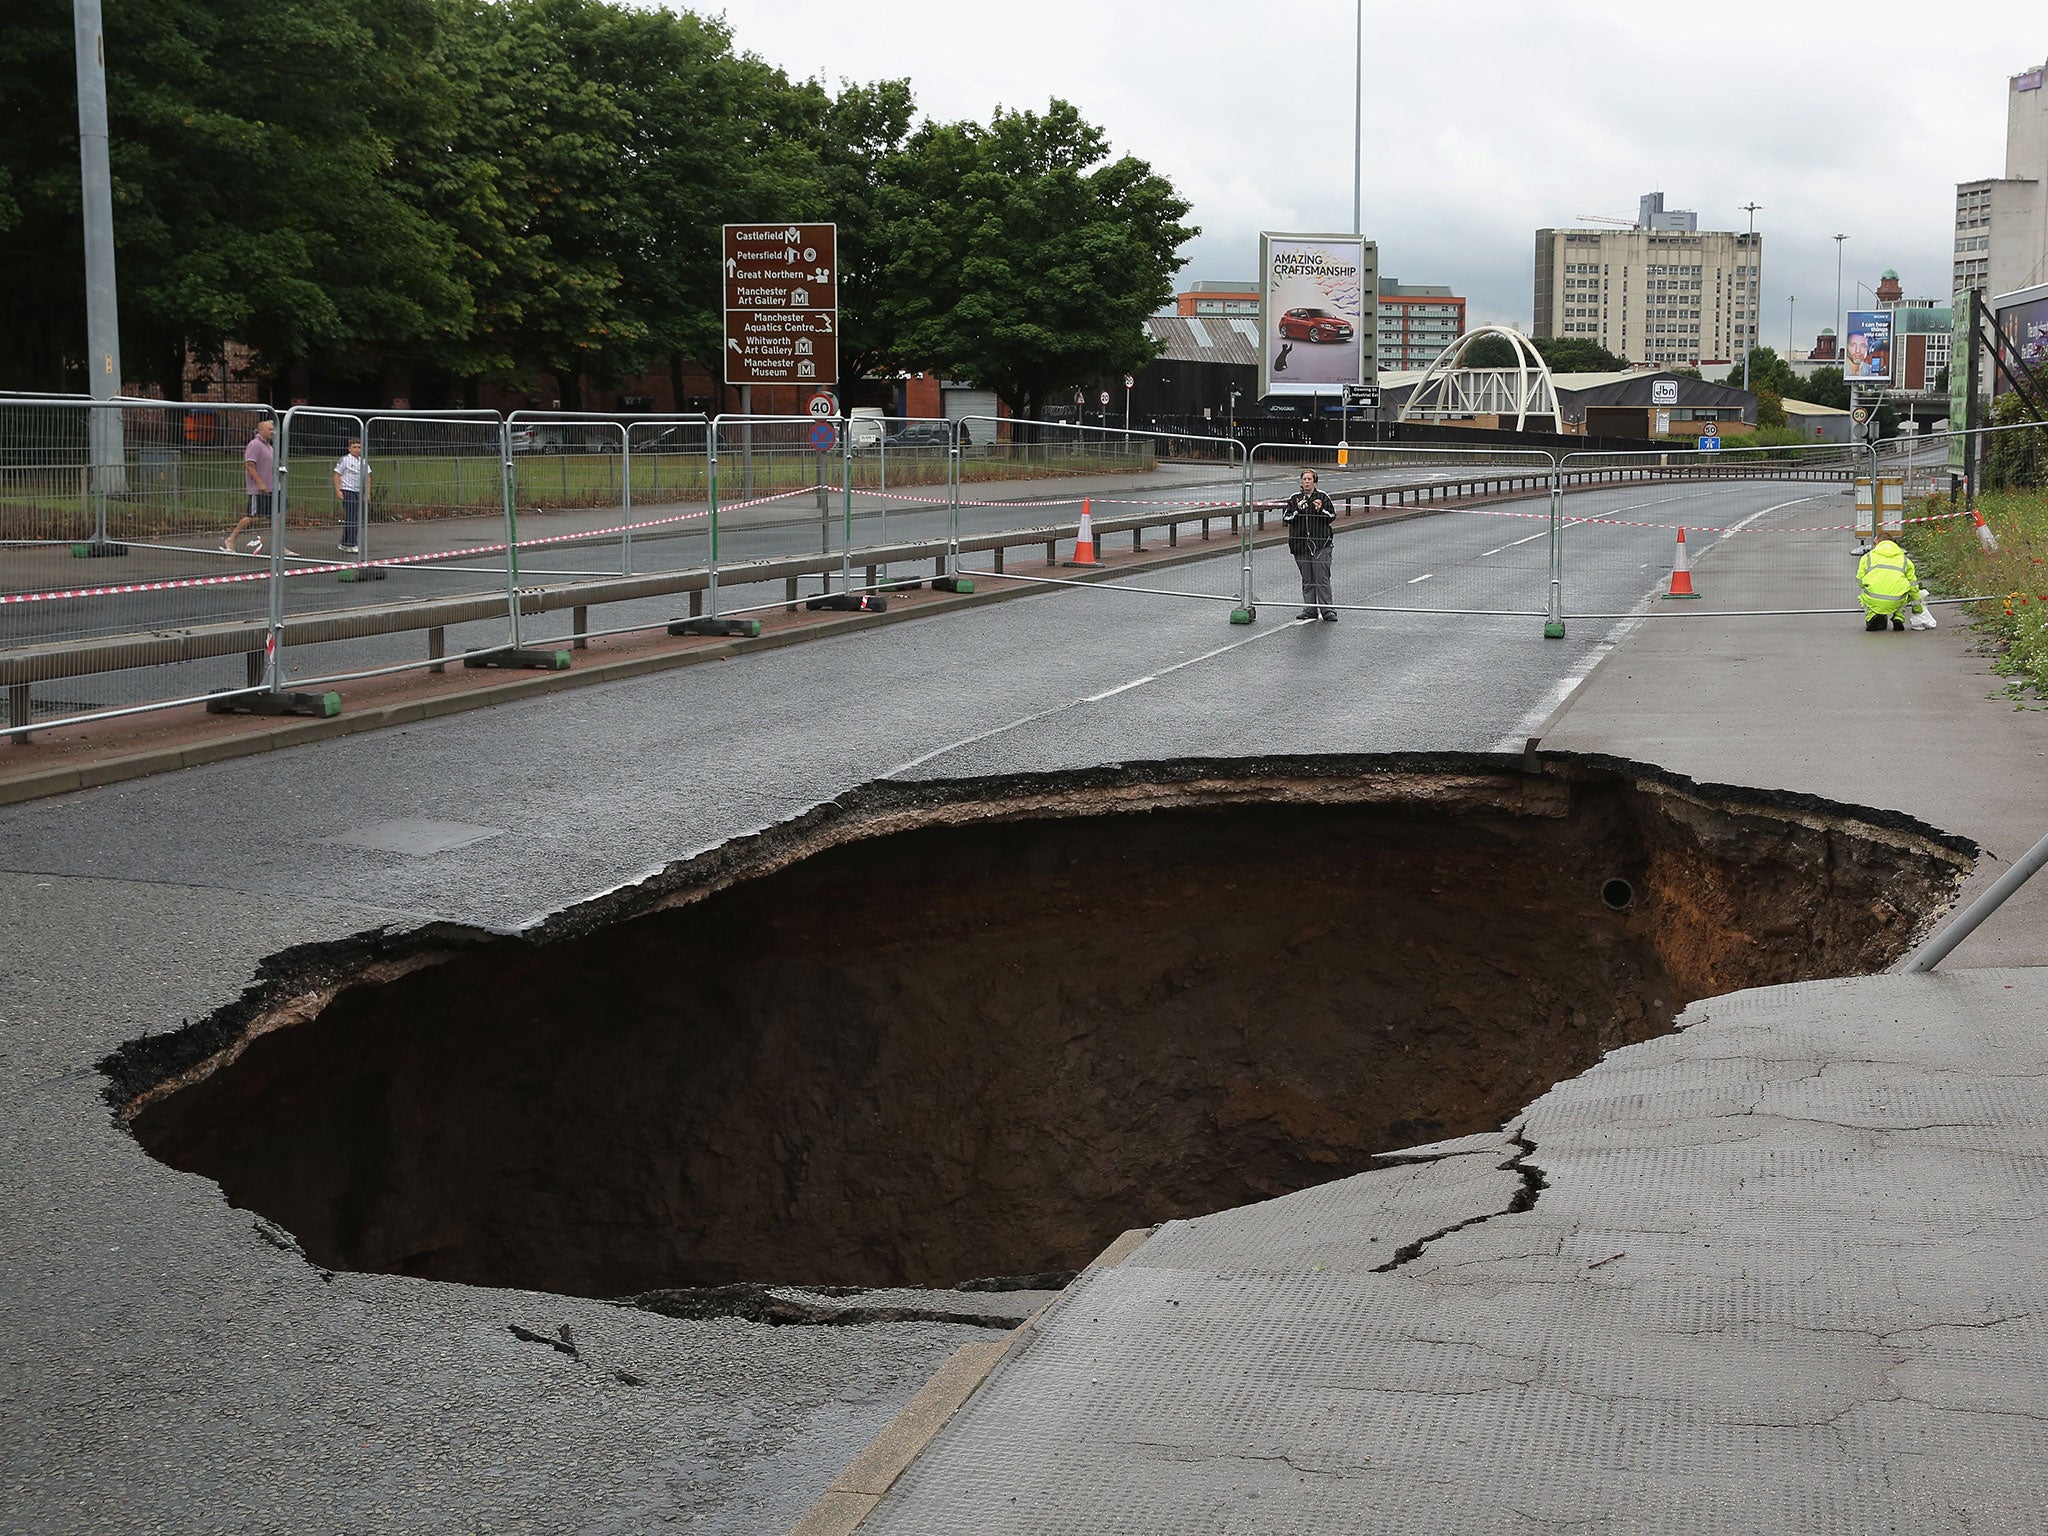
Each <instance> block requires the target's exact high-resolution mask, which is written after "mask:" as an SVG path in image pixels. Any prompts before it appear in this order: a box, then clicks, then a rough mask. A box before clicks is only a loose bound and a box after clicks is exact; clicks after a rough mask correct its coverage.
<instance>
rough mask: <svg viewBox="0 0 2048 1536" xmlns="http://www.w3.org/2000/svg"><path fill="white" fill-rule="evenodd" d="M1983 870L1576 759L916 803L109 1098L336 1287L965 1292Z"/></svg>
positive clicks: (840, 821)
mask: <svg viewBox="0 0 2048 1536" xmlns="http://www.w3.org/2000/svg"><path fill="white" fill-rule="evenodd" d="M1973 851H1974V850H1973V849H1971V847H1970V845H1968V844H1967V843H1965V842H1963V841H1961V840H1959V839H1954V838H1949V837H1946V836H1944V835H1943V834H1939V833H1935V832H1933V831H1931V830H1930V829H1928V828H1925V827H1921V826H1918V825H1917V824H1914V823H1911V822H1908V821H1906V820H1905V819H1904V818H1899V817H1893V816H1886V815H1883V814H1881V813H1874V812H1860V813H1859V812H1852V811H1849V810H1847V809H1846V808H1842V807H1829V806H1824V805H1821V804H1819V803H1817V802H1813V801H1811V800H1806V799H1799V798H1793V797H1769V796H1764V795H1759V794H1748V793H1743V792H1738V791H1729V790H1713V791H1706V790H1701V789H1698V788H1696V787H1694V786H1690V785H1689V784H1687V783H1685V782H1684V781H1682V780H1677V779H1673V778H1670V777H1668V776H1661V775H1656V774H1654V773H1652V772H1651V771H1649V770H1642V769H1633V768H1629V767H1627V766H1626V765H1611V764H1600V763H1587V762H1565V761H1555V760H1552V761H1546V762H1545V763H1544V764H1543V765H1542V766H1541V767H1540V768H1531V767H1527V766H1524V765H1521V764H1518V763H1514V762H1508V761H1503V760H1501V759H1492V758H1489V759H1478V758H1466V759H1429V760H1416V759H1400V760H1388V759H1377V760H1375V759H1349V760H1346V759H1316V760H1289V761H1286V762H1278V763H1274V762H1268V763H1239V764H1187V763H1181V764H1168V765H1151V766H1135V767H1130V768H1119V769H1113V770H1103V771H1099V772H1095V773H1091V774H1080V775H1050V776H1032V777H1025V778H1015V779H1003V780H983V781H966V782H962V783H956V784H938V785H929V784H921V785H897V784H885V785H876V786H870V787H869V788H868V789H866V790H863V791H860V792H858V793H856V794H853V795H849V796H846V797H844V798H842V799H841V800H840V801H839V802H837V803H836V804H834V805H832V806H829V807H824V808H821V809H820V810H819V811H816V812H813V813H811V814H810V815H808V816H806V817H803V818H800V819H799V820H797V821H795V822H793V823H790V824H788V825H786V826H784V827H780V828H777V829H774V830H772V831H770V832H768V833H764V834H762V835H761V836H759V837H756V838H751V839H746V840H744V841H742V842H740V843H737V844H734V845H730V846H729V847H727V848H725V849H721V850H719V851H718V852H716V853H714V854H710V855H707V856H705V857H704V858H701V859H697V860H693V861H691V862H689V863H687V864H684V865H680V866H677V867H676V868H674V869H672V870H670V871H668V872H666V873H665V874H664V875H663V876H661V877H659V878H657V879H656V880H654V881H651V882H649V883H648V884H647V885H645V886H643V887H640V888H637V889H636V890H634V891H630V892H625V893H621V894H619V895H617V896H614V897H612V898H608V899H607V900H605V901H603V902H599V903H593V904H591V905H590V906H588V907H586V908H582V909H578V910H577V911H576V912H574V913H570V914H565V915H564V916H563V917H562V918H559V919H557V920H555V921H553V922H551V923H550V924H547V925H544V927H543V928H542V929H540V930H538V931H536V932H535V933H533V934H529V935H525V936H521V937H517V938H505V937H497V936H485V935H480V934H475V933H470V932H458V931H446V930H442V931H433V932H427V933H420V934H409V935H405V936H403V937H374V936H373V937H371V938H369V939H366V940H357V941H352V942H350V943H347V944H341V945H336V946H332V947H329V948H326V949H320V950H312V951H300V952H295V953H294V954H291V955H287V956H283V957H279V959H278V960H277V961H276V962H275V963H274V965H273V967H272V969H271V970H270V971H269V972H267V973H266V975H265V976H264V977H263V978H261V979H260V981H259V983H258V985H257V986H256V987H254V988H252V989H251V992H250V994H249V995H248V996H247V997H246V998H245V999H244V1000H243V1001H242V1003H240V1004H238V1005H236V1006H235V1007H233V1008H230V1009H227V1010H223V1012H222V1013H221V1014H219V1015H216V1016H215V1017H214V1018H212V1019H208V1020H204V1021H201V1022H200V1023H198V1024H196V1025H193V1026H192V1027H190V1028H188V1029H186V1030H184V1031H181V1032H179V1033H178V1034H175V1035H171V1036H159V1037H155V1038H153V1039H150V1040H147V1041H142V1042H136V1043H135V1044H132V1045H131V1046H129V1047H127V1048H125V1049H124V1051H123V1052H121V1053H120V1054H118V1055H117V1056H116V1057H114V1058H110V1060H109V1062H108V1063H107V1067H108V1070H109V1072H110V1075H111V1076H112V1078H113V1088H112V1094H113V1096H114V1098H115V1100H116V1102H117V1103H118V1104H120V1105H121V1106H122V1109H123V1113H124V1114H125V1115H126V1116H127V1117H128V1118H129V1121H130V1123H131V1125H132V1126H133V1129H134V1131H135V1133H136V1135H137V1136H138V1137H140V1138H141V1140H142V1142H143V1144H144V1145H145V1146H146V1147H148V1148H149V1150H150V1151H151V1152H153V1153H154V1154H155V1155H156V1156H158V1157H159V1158H162V1159H163V1160H164V1161H166V1162H168V1163H170V1164H172V1165H174V1166H176V1167H178V1168H183V1169H188V1170H191V1171H193V1172H197V1173H201V1174H205V1175H207V1176H208V1177H211V1178H214V1179H217V1180H218V1181H219V1182H220V1184H221V1185H222V1187H223V1188H224V1189H225V1191H226V1192H227V1195H228V1197H229V1198H230V1199H231V1200H232V1201H233V1202H234V1203H235V1204H237V1205H240V1206H244V1207H247V1208H250V1209H253V1210H255V1211H258V1212H261V1213H262V1214H264V1215H265V1216H268V1217H270V1218H271V1219H273V1220H275V1221H276V1222H278V1223H280V1224H282V1225H283V1226H284V1227H286V1228H288V1229H289V1230H290V1231H291V1232H293V1233H295V1234H296V1235H297V1236H298V1237H299V1239H300V1240H301V1241H302V1242H303V1244H304V1246H305V1249H306V1252H307V1253H308V1255H309V1256H310V1257H311V1258H312V1259H313V1260H314V1261H315V1262H316V1263H319V1264H322V1265H325V1266H330V1267H333V1268H338V1269H359V1270H382V1271H396V1272H402V1273H407V1274H415V1275H422V1276H430V1277H435V1278H440V1279H448V1280H462V1281H470V1282H474V1283H480V1284H487V1285H516V1286H527V1287H533V1288H537V1289H545V1290H554V1291H562V1292H571V1293H577V1294H584V1295H622V1294H626V1293H630V1292H636V1291H645V1290H649V1289H653V1288H656V1287H676V1286H692V1285H719V1284H726V1283H730V1282H737V1281H780V1282H790V1281H797V1282H806V1283H812V1284H828V1283H829V1284H850V1285H890V1284H899V1285H900V1284H905V1283H911V1284H935V1285H948V1284H951V1283H953V1282H955V1281H958V1280H959V1279H961V1278H962V1277H963V1276H969V1275H987V1274H1001V1273H1017V1274H1021V1273H1026V1272H1031V1271H1040V1270H1056V1269H1071V1268H1074V1267H1077V1266H1078V1265H1080V1264H1083V1263H1085V1262H1087V1260H1088V1259H1089V1258H1090V1257H1091V1256H1092V1255H1093V1254H1095V1253H1096V1252H1097V1251H1099V1250H1100V1249H1101V1247H1102V1246H1103V1245H1104V1244H1105V1243H1106V1242H1107V1241H1108V1240H1109V1239H1110V1238H1112V1237H1114V1236H1115V1235H1116V1234H1117V1233H1118V1232H1119V1231H1121V1230H1123V1229H1125V1228H1127V1227H1132V1226H1138V1225H1143V1224H1147V1223H1151V1222H1157V1221H1160V1220H1164V1219H1166V1218H1168V1217H1173V1216H1182V1215H1191V1214H1196V1213H1201V1212H1206V1211H1212V1210H1217V1209H1220V1208H1223V1207H1227V1206H1231V1205H1236V1204H1241V1203H1243V1202H1245V1201H1249V1200H1256V1199H1260V1198H1263V1197H1266V1196H1271V1195H1277V1194H1281V1193H1284V1192H1287V1191H1290V1190H1295V1189H1300V1188H1303V1187H1305V1186H1307V1185H1311V1184H1316V1183H1320V1182H1323V1181H1326V1180H1328V1179H1332V1178H1335V1177H1338V1176H1341V1175H1344V1174H1347V1173H1351V1172H1355V1171H1357V1170H1359V1169H1361V1168H1363V1167H1365V1166H1366V1165H1367V1162H1368V1158H1369V1156H1370V1154H1372V1153H1373V1152H1375V1151H1381V1150H1386V1149H1389V1148H1395V1147H1400V1146H1404V1145H1409V1144H1413V1143H1417V1142H1423V1141H1430V1140H1434V1139H1437V1138H1440V1137H1447V1136H1454V1135H1461V1134H1465V1133H1468V1132H1472V1131H1475V1130H1482V1129H1487V1128H1490V1127H1493V1126H1496V1125H1498V1124H1499V1123H1501V1121H1502V1120H1503V1119H1505V1118H1506V1117H1507V1116H1509V1115H1510V1114H1511V1113H1512V1112H1513V1111H1514V1110H1516V1109H1518V1108H1519V1107H1521V1106H1522V1105H1523V1104H1526V1103H1527V1102H1528V1101H1529V1100H1531V1099H1532V1098H1534V1097H1536V1096H1537V1095H1538V1094H1539V1093H1541V1092H1542V1091H1543V1090H1544V1089H1545V1088H1547V1087H1548V1086H1549V1085H1551V1084H1552V1083H1554V1082H1556V1081H1557V1080H1559V1079H1560V1078H1563V1077H1566V1076H1568V1075H1571V1074H1573V1073H1575V1072H1578V1071H1580V1070H1582V1069H1583V1068H1585V1067H1586V1066H1588V1065H1589V1064H1591V1063H1592V1062H1593V1061H1594V1060H1596V1059H1597V1058H1598V1057H1599V1056H1600V1054H1601V1053H1602V1052H1604V1051H1606V1050H1608V1049H1611V1048H1613V1047H1615V1046H1619V1045H1623V1044H1627V1043H1629V1042H1632V1041H1637V1040H1641V1039H1644V1038H1646V1037H1648V1036H1650V1035H1653V1034H1656V1033H1658V1032H1661V1031H1663V1030H1665V1029H1667V1028H1668V1027H1669V1026H1670V1022H1671V1020H1672V1018H1673V1016H1674V1015H1675V1014H1676V1012H1677V1011H1678V1010H1679V1009H1680V1008H1681V1007H1682V1006H1683V1005H1684V1004H1685V1003H1687V1002H1689V1001H1690V1000H1692V999H1693V998H1696V997H1700V996H1705V995H1711V994H1715V993H1720V992H1726V991H1731V990H1734V989H1737V988H1740V987H1745V986H1753V985H1759V984H1765V983H1773V982H1783V981H1792V980H1799V979H1803V978H1809V977H1815V976H1827V975H1842V974H1850V973H1857V972H1867V971H1870V970H1874V969H1877V968H1881V967H1883V966H1885V965H1887V964H1889V963H1891V962H1892V961H1893V960H1895V959H1896V958H1897V957H1898V956H1899V955H1900V954H1902V953H1903V952H1904V951H1905V949H1906V948H1907V946H1908V945H1909V943H1910V942H1911V940H1912V938H1913V936H1914V934H1915V931H1916V929H1917V928H1918V927H1919V926H1920V925H1921V924H1922V923H1923V922H1924V920H1925V919H1926V918H1927V917H1928V916H1929V915H1931V914H1932V913H1933V912H1934V911H1935V910H1936V909H1938V908H1939V907H1941V906H1943V905H1945V904H1946V902H1947V901H1948V900H1949V898H1950V897H1951V896H1952V895H1953V893H1954V889H1955V886H1956V884H1957V882H1958V881H1959V879H1960V878H1961V875H1962V874H1963V872H1964V871H1965V870H1966V868H1967V866H1968V864H1969V854H1970V853H1972V852H1973ZM1615 881H1625V882H1627V888H1628V893H1629V896H1628V899H1627V900H1626V901H1625V902H1623V903H1622V905H1621V909H1619V910H1617V908H1616V906H1615V898H1616V897H1617V895H1618V894H1619V893H1618V891H1617V890H1616V888H1615V887H1614V886H1613V884H1612V882H1615ZM1603 893H1604V894H1603Z"/></svg>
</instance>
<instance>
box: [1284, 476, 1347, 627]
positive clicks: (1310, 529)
mask: <svg viewBox="0 0 2048 1536" xmlns="http://www.w3.org/2000/svg"><path fill="white" fill-rule="evenodd" d="M1280 517H1281V521H1283V522H1285V523H1286V524H1287V552H1288V553H1289V554H1291V555H1293V556H1294V563H1295V564H1296V565H1298V566H1299V567H1301V601H1302V604H1303V607H1302V610H1301V612H1300V613H1298V614H1296V615H1295V617H1296V618H1298V619H1313V618H1316V617H1318V616H1320V617H1321V618H1322V620H1323V621H1324V622H1325V623H1328V624H1334V623H1336V622H1337V609H1336V607H1335V606H1334V605H1335V603H1336V601H1337V599H1336V597H1335V596H1334V595H1333V594H1332V593H1331V591H1330V553H1331V550H1332V549H1334V548H1335V546H1336V543H1337V504H1336V503H1335V502H1333V501H1331V500H1330V498H1329V497H1327V496H1325V495H1324V494H1323V493H1322V492H1321V491H1319V490H1317V489H1316V472H1315V471H1314V470H1312V469H1304V470H1303V471H1302V472H1301V489H1300V490H1298V491H1296V492H1295V493H1294V494H1293V495H1292V496H1290V497H1288V498H1287V505H1286V507H1285V508H1284V509H1283V510H1282V511H1281V513H1280Z"/></svg>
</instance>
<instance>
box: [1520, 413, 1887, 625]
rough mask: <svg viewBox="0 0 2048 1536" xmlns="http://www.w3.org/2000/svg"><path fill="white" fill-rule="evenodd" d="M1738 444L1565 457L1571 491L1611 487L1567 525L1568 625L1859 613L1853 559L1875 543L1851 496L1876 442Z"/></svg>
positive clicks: (1563, 557)
mask: <svg viewBox="0 0 2048 1536" xmlns="http://www.w3.org/2000/svg"><path fill="white" fill-rule="evenodd" d="M1738 441H1739V440H1736V439H1730V440H1729V443H1730V446H1726V447H1723V448H1721V449H1718V450H1699V449H1684V448H1671V449H1657V450H1646V451H1639V452H1631V453H1594V452H1586V453H1568V454H1566V455H1564V456H1563V458H1562V459H1561V460H1560V461H1559V477H1560V479H1561V481H1562V482H1563V483H1564V485H1565V486H1566V487H1567V488H1582V487H1584V486H1586V485H1587V484H1588V483H1589V482H1591V481H1593V480H1595V479H1596V478H1599V479H1605V480H1607V481H1608V482H1610V484H1611V485H1612V487H1613V488H1612V489H1611V490H1608V491H1598V492H1592V493H1590V494H1589V493H1587V492H1585V491H1584V490H1583V489H1581V490H1579V493H1578V494H1576V495H1575V496H1574V499H1573V502H1572V506H1571V509H1570V510H1569V511H1568V512H1566V513H1565V514H1563V515H1562V517H1561V519H1560V530H1559V545H1560V559H1559V564H1560V569H1561V571H1564V570H1568V571H1569V572H1570V574H1571V582H1572V592H1571V594H1570V600H1569V602H1568V603H1567V604H1566V605H1565V612H1564V616H1565V617H1566V618H1570V619H1623V618H1640V617H1659V618H1663V617H1676V616H1681V615H1699V614H1711V615H1721V616H1735V615H1742V616H1749V617H1765V616H1786V615H1796V614H1828V613H1855V612H1860V611H1861V610H1860V606H1859V604H1858V603H1857V600H1856V592H1857V585H1856V573H1855V563H1856V558H1857V555H1858V554H1859V553H1860V551H1861V550H1862V549H1866V548H1868V547H1869V537H1868V531H1867V530H1865V532H1864V534H1863V535H1862V536H1861V537H1860V539H1859V534H1858V529H1857V526H1856V522H1855V518H1854V515H1853V507H1852V504H1851V502H1850V500H1849V496H1850V493H1851V492H1852V491H1853V490H1854V482H1855V480H1856V478H1857V476H1858V474H1859V473H1868V472H1869V470H1870V469H1871V468H1872V466H1874V465H1875V463H1876V456H1875V454H1874V453H1873V452H1872V450H1871V448H1870V446H1869V445H1868V444H1862V443H1854V444H1813V445H1802V446H1797V447H1768V448H1743V447H1740V446H1737V445H1736V444H1737V443H1738ZM1681 530H1682V534H1681ZM1681 556H1682V558H1683V561H1684V568H1687V569H1685V575H1684V577H1683V578H1682V579H1681V578H1680V577H1679V576H1678V575H1676V574H1675V572H1676V571H1677V570H1679V569H1681V567H1680V566H1679V563H1678V562H1679V560H1680V558H1681ZM1673 599H1677V600H1676V601H1673Z"/></svg>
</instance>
